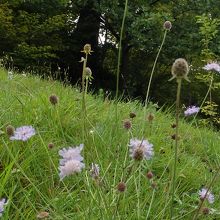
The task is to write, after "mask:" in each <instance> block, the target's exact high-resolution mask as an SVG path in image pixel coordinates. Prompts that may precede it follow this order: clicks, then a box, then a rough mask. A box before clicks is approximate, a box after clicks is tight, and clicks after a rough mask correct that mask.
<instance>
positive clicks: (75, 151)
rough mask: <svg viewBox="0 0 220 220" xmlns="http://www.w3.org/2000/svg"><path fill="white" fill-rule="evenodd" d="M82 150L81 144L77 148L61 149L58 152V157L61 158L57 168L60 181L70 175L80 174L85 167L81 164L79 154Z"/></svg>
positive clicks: (81, 159)
mask: <svg viewBox="0 0 220 220" xmlns="http://www.w3.org/2000/svg"><path fill="white" fill-rule="evenodd" d="M82 149H83V144H80V146H79V147H75V148H74V147H69V148H68V149H67V148H63V149H62V150H60V151H59V155H60V156H61V157H62V159H60V166H59V170H60V174H59V176H60V179H61V180H62V179H63V178H64V177H66V176H69V175H71V174H74V173H80V172H81V171H82V169H83V168H84V167H85V164H84V163H83V162H82V161H83V157H82V156H81V154H80V153H81V151H82Z"/></svg>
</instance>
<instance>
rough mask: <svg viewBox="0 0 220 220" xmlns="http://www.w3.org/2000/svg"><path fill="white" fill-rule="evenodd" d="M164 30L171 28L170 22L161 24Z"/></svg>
mask: <svg viewBox="0 0 220 220" xmlns="http://www.w3.org/2000/svg"><path fill="white" fill-rule="evenodd" d="M163 27H164V29H165V30H168V31H169V30H170V29H171V28H172V23H171V22H170V21H165V22H164V24H163Z"/></svg>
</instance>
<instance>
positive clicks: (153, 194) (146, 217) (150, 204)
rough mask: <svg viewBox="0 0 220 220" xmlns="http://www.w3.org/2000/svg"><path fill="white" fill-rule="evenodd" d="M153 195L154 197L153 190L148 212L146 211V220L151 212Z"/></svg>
mask: <svg viewBox="0 0 220 220" xmlns="http://www.w3.org/2000/svg"><path fill="white" fill-rule="evenodd" d="M154 195H155V189H154V190H153V194H152V197H151V201H150V206H149V208H148V211H147V217H146V220H147V219H148V216H149V214H150V211H151V207H152V204H153V200H154Z"/></svg>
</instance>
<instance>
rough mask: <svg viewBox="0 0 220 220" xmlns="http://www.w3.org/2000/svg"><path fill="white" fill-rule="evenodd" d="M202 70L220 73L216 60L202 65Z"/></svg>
mask: <svg viewBox="0 0 220 220" xmlns="http://www.w3.org/2000/svg"><path fill="white" fill-rule="evenodd" d="M203 69H204V70H208V71H209V70H214V71H216V72H219V73H220V65H219V64H218V63H216V62H212V63H208V64H206V65H205V66H204V67H203Z"/></svg>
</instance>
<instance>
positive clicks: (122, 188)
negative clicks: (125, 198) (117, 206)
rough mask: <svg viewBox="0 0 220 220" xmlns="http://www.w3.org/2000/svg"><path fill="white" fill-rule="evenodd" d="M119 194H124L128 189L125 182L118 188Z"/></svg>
mask: <svg viewBox="0 0 220 220" xmlns="http://www.w3.org/2000/svg"><path fill="white" fill-rule="evenodd" d="M117 189H118V191H119V192H124V191H125V189H126V184H125V183H124V182H120V183H119V184H118V186H117Z"/></svg>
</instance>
